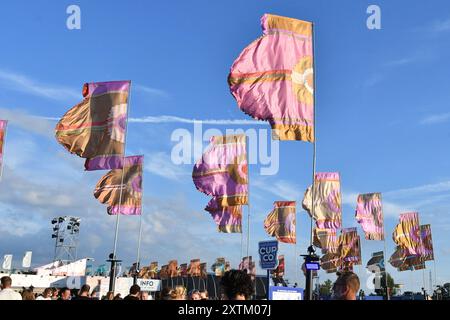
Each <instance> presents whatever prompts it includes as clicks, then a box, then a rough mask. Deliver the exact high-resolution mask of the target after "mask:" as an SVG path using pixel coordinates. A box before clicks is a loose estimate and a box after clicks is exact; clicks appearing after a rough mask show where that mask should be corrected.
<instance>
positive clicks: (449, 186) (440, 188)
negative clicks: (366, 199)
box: [385, 181, 450, 198]
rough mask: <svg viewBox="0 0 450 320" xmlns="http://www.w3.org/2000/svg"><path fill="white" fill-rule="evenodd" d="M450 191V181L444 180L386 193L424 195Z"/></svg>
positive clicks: (400, 195) (399, 195) (391, 195)
mask: <svg viewBox="0 0 450 320" xmlns="http://www.w3.org/2000/svg"><path fill="white" fill-rule="evenodd" d="M448 191H450V181H443V182H439V183H434V184H426V185H423V186H418V187H413V188H406V189H399V190H394V191H389V192H386V193H385V195H387V196H389V197H396V198H400V197H415V196H419V195H420V196H423V195H426V194H430V193H440V192H448Z"/></svg>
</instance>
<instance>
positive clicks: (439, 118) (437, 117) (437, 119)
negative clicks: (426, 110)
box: [420, 112, 450, 125]
mask: <svg viewBox="0 0 450 320" xmlns="http://www.w3.org/2000/svg"><path fill="white" fill-rule="evenodd" d="M449 120H450V112H448V113H441V114H433V115H429V116H427V117H425V118H423V119H422V120H421V121H420V124H422V125H430V124H438V123H445V122H448V121H449Z"/></svg>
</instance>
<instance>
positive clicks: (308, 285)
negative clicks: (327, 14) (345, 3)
mask: <svg viewBox="0 0 450 320" xmlns="http://www.w3.org/2000/svg"><path fill="white" fill-rule="evenodd" d="M311 30H312V42H313V48H312V54H313V76H314V77H313V81H314V85H313V140H314V141H313V159H312V193H311V196H312V208H311V221H310V234H311V236H310V239H309V248H308V254H312V252H310V249H312V245H313V240H314V239H313V237H314V236H313V217H314V213H315V212H314V211H315V210H314V200H315V187H316V182H315V181H316V91H317V88H316V55H315V42H316V41H315V32H314V23H313V22H311ZM296 258H297V257H296ZM312 276H313V273H312V271H310V270H308V269H307V270H306V286H305V289H306V294H305V298H306V300H312Z"/></svg>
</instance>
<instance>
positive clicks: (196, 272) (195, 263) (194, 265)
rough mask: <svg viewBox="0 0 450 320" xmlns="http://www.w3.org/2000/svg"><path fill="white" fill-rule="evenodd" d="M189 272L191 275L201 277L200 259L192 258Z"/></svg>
mask: <svg viewBox="0 0 450 320" xmlns="http://www.w3.org/2000/svg"><path fill="white" fill-rule="evenodd" d="M187 274H188V276H190V277H200V274H201V270H200V259H192V260H191V262H190V263H189V266H188V269H187Z"/></svg>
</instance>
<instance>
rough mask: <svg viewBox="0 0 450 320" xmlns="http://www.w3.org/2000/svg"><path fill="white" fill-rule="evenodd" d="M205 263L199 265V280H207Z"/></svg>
mask: <svg viewBox="0 0 450 320" xmlns="http://www.w3.org/2000/svg"><path fill="white" fill-rule="evenodd" d="M206 267H207V266H206V262H203V263H200V278H202V279H207V278H208V272H207V269H206Z"/></svg>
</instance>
